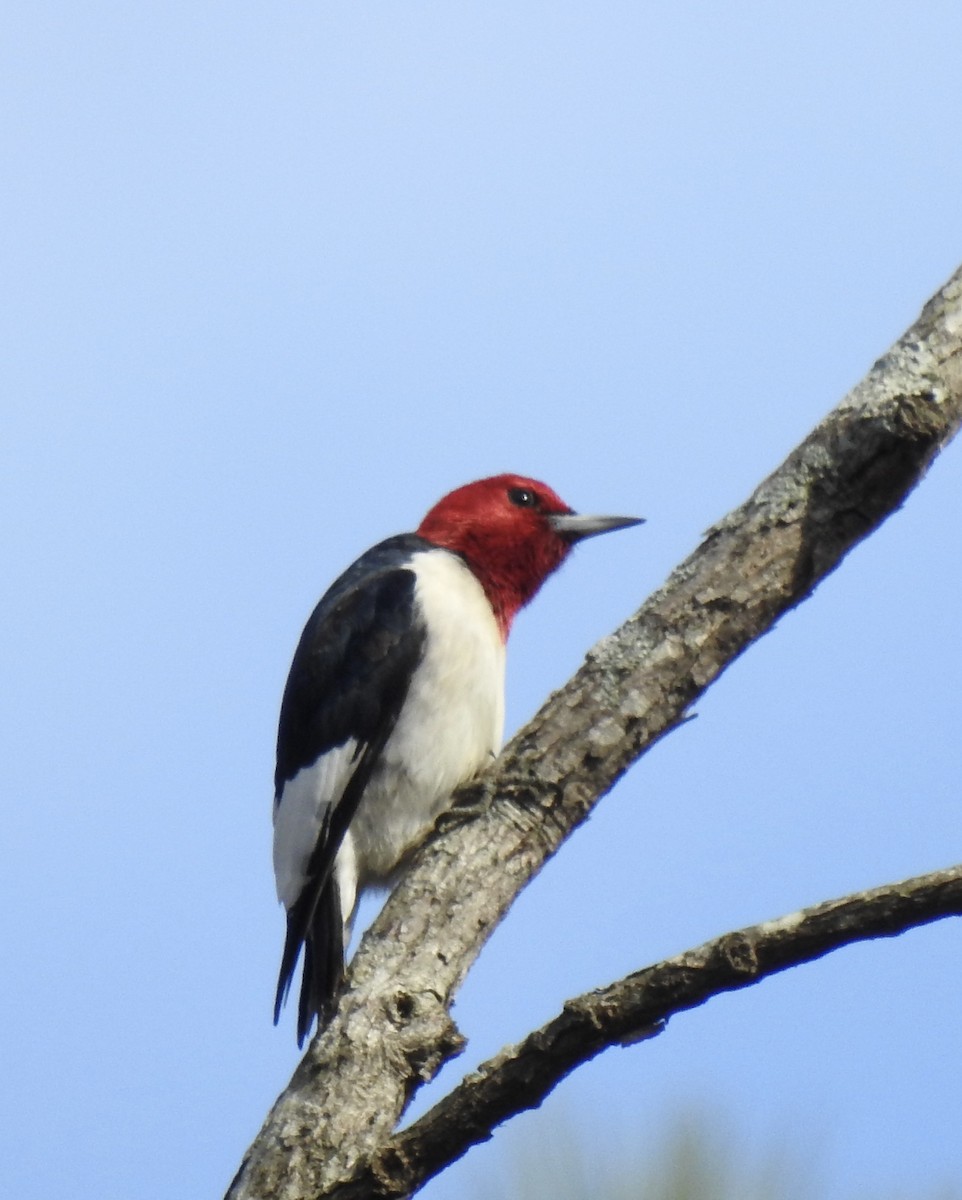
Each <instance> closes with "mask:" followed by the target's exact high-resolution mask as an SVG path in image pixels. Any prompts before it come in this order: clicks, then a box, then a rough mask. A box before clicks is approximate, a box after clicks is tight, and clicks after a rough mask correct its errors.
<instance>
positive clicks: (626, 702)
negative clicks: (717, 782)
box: [228, 271, 962, 1200]
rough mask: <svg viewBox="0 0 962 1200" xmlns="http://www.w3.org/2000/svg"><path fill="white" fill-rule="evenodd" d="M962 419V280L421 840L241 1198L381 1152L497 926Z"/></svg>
mask: <svg viewBox="0 0 962 1200" xmlns="http://www.w3.org/2000/svg"><path fill="white" fill-rule="evenodd" d="M960 423H962V271H959V272H957V273H956V275H955V276H953V278H952V279H951V280H950V281H949V282H948V283H947V284H946V286H945V287H944V288H943V289H942V290H941V291H940V292H939V293H937V294H936V296H934V297H933V299H932V300H931V301H929V303H928V304H927V305H926V307H925V309H924V311H923V313H922V315H921V317H920V318H919V320H918V321H917V322H916V323H915V325H913V326H912V328H911V329H910V330H909V331H908V332H907V333H906V334H905V335H904V336H903V337H902V338H901V339H900V340H899V341H898V342H897V343H896V345H895V346H894V347H893V348H892V349H891V350H890V351H889V353H888V354H886V355H885V356H884V357H883V358H881V359H880V360H879V361H878V362H877V363H876V364H875V365H874V367H873V368H872V369H871V371H870V372H869V374H868V375H867V376H866V378H865V379H864V380H863V381H862V382H861V383H860V384H858V385H857V387H856V388H855V389H854V390H853V391H852V392H851V393H850V394H849V395H848V396H847V397H846V398H845V399H844V400H843V401H842V403H841V404H840V405H839V407H838V408H836V409H835V410H834V411H833V412H832V413H830V414H829V415H828V417H826V418H825V420H824V421H822V422H821V423H820V424H819V425H818V426H817V427H816V429H815V430H813V432H812V433H811V434H810V435H809V436H808V437H807V438H806V439H805V441H804V442H803V443H802V444H801V445H800V446H799V447H798V448H797V449H796V450H794V451H793V452H792V454H790V455H789V457H788V459H787V460H786V461H785V462H784V463H783V464H782V466H781V467H779V469H778V470H777V471H775V472H774V473H773V474H772V475H771V476H769V478H768V479H766V480H765V481H764V482H763V483H762V484H761V485H760V487H759V488H758V489H757V490H756V492H755V493H754V494H753V495H752V496H751V497H750V498H749V500H748V501H747V502H746V503H745V504H743V505H742V506H741V507H740V508H738V509H736V510H735V511H734V512H732V513H730V514H729V515H728V516H727V517H725V518H724V519H723V520H722V521H720V522H719V523H718V524H717V525H716V526H714V527H713V528H712V529H711V530H710V531H709V532H708V534H707V536H706V537H705V539H704V541H703V542H702V544H701V545H700V546H699V547H698V549H697V550H696V551H695V552H694V553H693V554H692V555H691V556H690V557H689V558H688V559H687V560H686V561H685V562H684V563H682V564H681V566H679V567H678V568H677V570H676V571H675V572H674V573H673V574H672V575H671V577H670V578H669V580H668V581H667V583H666V584H665V585H664V586H663V587H662V588H661V589H660V590H659V591H657V592H656V593H655V594H654V595H653V596H652V597H651V598H650V599H649V600H648V601H646V603H645V604H644V605H643V606H642V607H641V609H640V610H639V611H638V612H637V613H636V614H635V615H634V616H633V617H632V618H631V619H630V620H628V621H627V622H626V623H625V624H624V625H623V626H622V627H621V628H620V629H619V630H618V631H617V632H616V633H614V634H612V635H611V636H610V637H608V638H605V639H604V640H603V641H602V642H600V643H599V644H598V645H597V646H596V647H595V648H594V649H593V650H592V651H591V652H590V653H589V655H588V656H587V659H586V661H585V663H584V665H583V666H582V667H581V669H580V670H579V671H578V672H577V674H576V675H575V676H574V678H573V679H572V680H571V681H570V682H569V683H568V685H567V686H566V687H565V688H563V689H562V690H561V691H559V692H557V693H556V694H555V695H553V696H552V697H551V698H550V699H549V700H548V701H547V703H546V704H545V705H544V707H543V708H542V709H541V711H540V712H539V713H538V714H537V715H536V716H535V717H534V719H533V720H532V721H531V722H529V724H528V725H527V726H526V727H525V728H524V729H523V730H521V732H520V733H519V734H518V735H517V736H516V737H515V738H514V739H513V740H512V742H511V743H510V744H509V745H508V747H507V748H506V749H505V751H504V753H503V754H502V755H501V757H500V758H499V759H498V761H497V763H496V764H494V767H493V769H492V770H491V771H490V772H489V773H488V774H487V775H486V776H485V777H484V779H482V780H481V781H480V782H479V783H478V784H477V785H475V786H473V787H471V788H469V789H467V790H465V791H463V792H462V793H461V794H460V796H459V800H460V801H462V802H470V803H471V804H472V805H473V808H472V810H471V811H470V813H468V812H465V813H463V814H461V815H462V816H463V817H464V819H463V820H458V821H453V822H452V821H449V822H447V825H448V826H449V827H448V828H446V829H445V830H444V831H443V832H442V833H441V834H440V835H439V836H436V837H433V838H432V839H430V841H429V842H428V844H427V845H426V846H425V848H424V849H423V851H422V852H421V853H419V854H418V855H417V856H416V858H415V861H414V863H413V864H412V867H411V869H410V870H409V871H407V872H406V873H405V875H404V876H403V878H402V879H401V880H400V882H399V884H398V886H397V888H396V889H395V891H394V893H393V895H392V896H391V897H390V899H389V900H388V902H387V904H386V905H385V907H384V910H383V911H382V913H381V914H380V916H379V917H378V919H377V920H376V921H375V923H374V925H373V926H372V927H371V929H370V930H369V932H368V934H367V936H366V937H365V939H364V940H363V942H362V944H361V946H360V948H359V950H358V952H357V954H356V955H355V958H354V962H353V963H352V968H351V972H350V977H349V981H348V984H349V986H348V990H347V992H346V993H345V995H344V997H343V999H342V1002H341V1005H340V1008H339V1010H338V1013H337V1015H336V1017H335V1018H334V1020H333V1021H332V1022H331V1024H330V1025H329V1026H328V1028H327V1029H326V1030H325V1031H324V1033H323V1034H322V1035H320V1036H318V1037H316V1038H315V1039H314V1041H313V1042H312V1043H311V1045H310V1047H309V1049H308V1051H307V1054H306V1055H305V1057H304V1059H303V1060H302V1062H301V1064H300V1065H299V1067H298V1069H297V1071H296V1072H295V1074H294V1077H293V1079H292V1080H291V1083H290V1084H289V1085H288V1087H287V1088H286V1089H285V1091H284V1092H283V1094H282V1095H281V1096H280V1098H279V1099H278V1101H277V1102H276V1104H275V1105H274V1107H273V1109H272V1110H271V1112H270V1114H269V1115H268V1118H267V1120H266V1122H265V1124H264V1127H263V1129H262V1130H261V1132H260V1134H259V1135H258V1137H257V1139H256V1140H255V1142H254V1144H253V1145H252V1146H251V1148H250V1150H249V1151H248V1154H247V1156H246V1157H245V1159H244V1162H243V1163H242V1164H241V1168H240V1170H239V1171H238V1174H237V1176H236V1177H235V1179H234V1182H233V1184H232V1185H231V1188H230V1191H229V1193H228V1195H229V1196H230V1197H232V1198H233V1200H241V1198H243V1200H254V1198H258V1200H304V1198H306V1197H315V1196H318V1195H321V1194H324V1193H325V1190H326V1189H328V1190H329V1189H330V1188H331V1187H333V1186H334V1185H335V1184H337V1183H339V1182H343V1181H346V1180H348V1179H350V1178H351V1177H352V1176H353V1175H354V1173H355V1171H356V1169H357V1167H358V1164H360V1163H363V1162H364V1161H365V1160H368V1159H370V1158H372V1157H373V1156H374V1155H375V1154H377V1153H378V1151H380V1150H381V1149H382V1148H383V1147H384V1146H385V1145H386V1144H387V1143H388V1141H389V1139H390V1137H391V1133H392V1131H393V1129H394V1127H395V1125H396V1123H397V1121H398V1119H399V1117H400V1115H401V1113H402V1112H403V1110H404V1108H405V1106H406V1104H407V1103H408V1101H409V1100H410V1097H411V1096H412V1095H413V1093H414V1091H415V1090H416V1089H417V1088H418V1087H419V1086H420V1085H421V1084H422V1083H423V1082H425V1081H427V1080H429V1079H431V1078H432V1077H433V1076H434V1074H435V1073H436V1072H437V1070H438V1069H439V1068H440V1066H441V1065H442V1064H443V1063H444V1062H445V1061H446V1060H447V1059H449V1058H451V1057H452V1056H453V1055H455V1054H457V1053H458V1052H459V1050H460V1049H461V1047H462V1046H463V1040H462V1038H461V1035H460V1034H459V1032H458V1030H457V1029H456V1027H455V1025H454V1023H453V1022H452V1020H451V1018H450V1015H449V1012H448V1009H449V1006H450V1003H451V1000H452V997H453V995H454V992H455V990H456V988H457V986H458V985H459V983H460V982H461V980H462V978H463V977H464V974H465V972H466V971H467V969H468V967H469V966H470V964H471V963H472V962H473V961H474V958H475V957H476V956H477V954H478V952H479V950H480V948H481V946H482V945H483V944H484V942H485V940H486V939H487V937H488V936H489V935H490V933H491V930H492V929H493V928H494V927H495V925H496V924H497V923H498V921H500V919H501V917H502V916H503V915H504V913H505V912H506V911H507V909H508V907H509V905H510V904H511V902H512V900H513V899H514V897H515V896H516V895H517V893H518V892H519V891H520V890H521V888H522V887H524V885H525V884H526V883H527V882H528V881H529V880H530V879H531V878H532V877H533V876H534V875H535V874H536V872H537V871H538V870H540V868H541V866H542V865H543V864H544V862H545V861H546V859H547V858H548V857H550V855H552V854H553V853H554V852H555V851H556V850H557V848H558V847H559V846H560V844H561V843H562V841H563V840H564V838H565V837H567V836H568V834H570V832H571V831H572V829H574V828H575V827H576V826H577V825H578V824H580V822H581V821H583V820H584V819H585V817H586V816H587V815H588V814H589V813H590V811H591V809H592V808H593V807H594V805H595V804H596V803H597V802H598V800H599V798H600V797H601V796H602V795H604V793H605V792H607V791H608V789H609V788H610V787H611V786H612V785H613V784H614V783H615V781H616V780H617V779H618V778H619V777H620V776H621V775H622V774H623V773H624V771H625V770H626V769H627V768H628V766H629V765H630V764H631V763H632V762H634V761H635V760H636V759H637V758H638V757H639V756H640V755H641V754H642V753H644V751H645V750H646V749H648V747H649V746H651V745H652V744H653V743H654V742H655V741H656V740H657V739H658V738H660V737H662V736H664V734H665V733H667V732H668V731H670V730H671V729H672V728H674V727H675V726H676V725H677V724H678V723H679V722H680V721H682V720H684V718H685V713H686V710H687V709H688V707H689V706H690V705H691V704H692V703H693V702H694V701H695V700H696V699H697V698H698V697H699V696H700V695H701V693H702V692H703V691H704V690H705V688H706V687H708V685H709V684H710V683H711V682H712V681H713V680H714V679H716V678H717V677H718V675H719V674H720V673H721V672H722V671H723V670H724V669H725V667H726V666H727V665H728V664H729V663H730V662H732V661H733V659H735V658H736V657H737V656H738V655H739V654H740V653H741V652H742V651H743V650H744V649H746V648H747V647H748V646H749V645H751V643H752V642H753V641H755V640H756V639H757V638H759V637H760V636H761V635H762V634H763V633H765V632H766V631H767V630H768V629H769V628H771V626H772V624H773V623H774V622H775V621H776V620H777V618H778V617H780V616H781V615H782V614H783V613H785V612H786V611H788V610H789V609H791V608H792V607H793V606H794V605H796V604H797V603H799V601H801V600H802V599H804V598H805V597H806V596H807V595H809V594H810V593H811V591H812V590H813V589H814V588H815V586H816V585H817V584H818V582H819V581H820V580H821V579H823V578H824V577H825V576H826V575H827V574H828V573H829V572H831V571H832V570H834V569H835V567H836V566H838V564H839V563H840V562H841V560H842V558H843V557H844V556H845V554H846V553H847V552H848V551H849V550H850V549H851V548H852V546H854V545H855V544H856V543H857V542H858V541H860V540H861V539H862V538H864V537H866V536H867V535H868V534H869V533H871V532H872V530H873V529H875V528H876V527H877V526H878V525H879V524H880V523H881V522H882V521H883V520H884V519H885V517H887V516H888V515H889V514H890V513H892V512H893V511H895V510H896V509H897V508H898V507H899V506H900V505H901V504H902V502H903V501H904V499H905V497H906V496H907V495H908V493H909V492H910V491H911V490H912V488H913V487H914V486H915V485H916V484H917V483H918V482H919V480H920V479H921V478H922V477H923V475H924V474H925V471H926V469H927V467H928V465H929V463H930V462H931V460H932V459H933V458H934V456H935V455H936V454H937V453H938V451H939V450H940V449H941V447H942V446H943V445H944V444H945V443H946V442H947V441H948V440H949V439H950V438H951V437H952V436H953V434H954V433H955V432H956V430H957V429H958V427H959V425H960Z"/></svg>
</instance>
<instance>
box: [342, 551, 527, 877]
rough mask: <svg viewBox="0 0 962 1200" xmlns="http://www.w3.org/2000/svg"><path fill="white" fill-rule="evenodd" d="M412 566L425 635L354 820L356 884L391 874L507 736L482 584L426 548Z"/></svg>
mask: <svg viewBox="0 0 962 1200" xmlns="http://www.w3.org/2000/svg"><path fill="white" fill-rule="evenodd" d="M411 566H412V568H413V569H414V571H415V573H416V575H417V584H416V589H415V601H416V604H417V606H418V608H419V610H420V613H421V614H422V615H423V617H424V619H425V620H426V622H427V626H428V631H429V632H428V639H427V644H426V646H425V651H424V658H423V660H422V662H421V665H420V667H419V668H418V671H417V672H416V674H415V677H414V680H413V682H412V685H411V689H410V691H409V692H408V695H407V698H406V700H405V702H404V707H403V708H402V710H401V715H400V717H399V719H398V723H397V726H396V727H395V729H394V732H393V733H392V735H391V737H390V738H389V739H388V743H387V745H386V746H385V748H384V752H383V754H382V756H381V762H380V764H379V767H378V768H377V770H376V771H375V773H374V776H373V777H372V779H371V782H370V784H369V785H368V787H367V788H366V790H365V792H364V797H363V799H362V800H361V803H360V806H359V807H358V811H357V814H356V815H355V817H354V820H353V822H352V823H351V828H350V836H351V841H352V843H353V850H354V854H355V856H356V861H357V872H358V882H359V885H360V886H361V887H364V886H365V885H366V884H370V883H383V882H386V881H387V880H388V879H389V878H390V876H391V873H392V872H393V871H394V869H395V867H396V866H397V864H398V862H399V860H400V859H401V858H403V856H404V855H405V854H406V853H407V852H408V851H409V850H410V849H412V848H413V847H414V846H415V845H416V844H417V843H418V842H419V841H420V840H421V839H422V838H423V837H424V836H425V834H426V833H427V832H428V830H429V829H430V828H431V826H432V824H433V823H434V820H435V818H436V817H437V815H438V813H440V812H441V811H442V809H443V808H444V807H445V806H446V804H447V802H448V800H449V798H450V796H451V793H452V792H453V791H454V789H455V788H456V787H457V786H458V785H459V784H461V783H463V782H465V781H466V780H467V779H470V778H471V777H472V776H473V775H475V774H477V772H478V771H479V770H480V769H481V768H482V767H483V766H484V765H485V763H487V762H488V760H489V759H490V758H491V757H492V756H493V755H494V754H496V753H497V752H498V749H499V748H500V745H501V738H502V736H503V733H504V657H505V655H504V642H503V640H502V638H501V632H500V630H499V629H498V626H497V622H496V621H495V619H494V614H493V613H492V611H491V606H490V604H489V603H488V600H487V597H486V596H485V594H484V591H483V589H482V587H481V585H480V584H479V583H478V581H477V580H476V579H475V577H474V575H473V574H472V573H471V572H470V571H469V570H468V568H467V567H466V566H465V565H464V563H463V562H462V561H461V560H460V559H459V558H457V557H455V556H454V555H452V554H447V553H439V552H437V551H428V552H425V553H423V554H418V555H415V557H414V559H413V560H412V563H411Z"/></svg>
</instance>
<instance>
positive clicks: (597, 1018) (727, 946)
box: [330, 866, 962, 1200]
mask: <svg viewBox="0 0 962 1200" xmlns="http://www.w3.org/2000/svg"><path fill="white" fill-rule="evenodd" d="M948 916H962V866H957V867H952V868H950V869H948V870H945V871H936V872H934V873H932V874H929V875H921V876H918V877H917V878H915V879H907V880H905V882H903V883H896V884H890V885H888V886H886V887H880V888H874V889H873V890H871V891H867V892H856V893H854V894H852V895H850V896H844V897H842V898H841V899H840V900H829V901H827V902H826V903H824V904H819V905H816V906H815V907H814V908H807V909H803V910H802V911H801V912H796V913H791V914H790V915H789V916H786V917H781V918H780V919H779V920H777V921H766V922H765V923H764V924H762V925H750V926H748V928H746V929H740V930H738V931H737V932H735V933H726V934H724V935H723V936H722V937H719V938H715V939H713V940H712V941H710V942H705V943H704V945H702V946H698V947H697V948H696V949H694V950H688V951H686V952H685V953H684V954H679V955H677V956H675V957H674V958H669V959H665V960H664V961H663V962H660V963H657V964H656V965H655V966H652V967H646V968H645V969H644V970H642V971H638V972H636V973H634V974H632V975H629V976H627V977H626V978H625V979H622V980H619V981H618V982H617V983H613V984H611V985H609V986H608V987H606V988H599V989H598V990H597V991H593V992H588V993H587V994H585V995H583V996H579V997H577V999H574V1000H569V1001H568V1002H567V1003H566V1004H565V1006H564V1008H563V1009H562V1011H561V1012H560V1013H559V1014H558V1016H557V1017H555V1018H554V1020H552V1021H549V1022H548V1024H546V1025H544V1026H542V1028H541V1029H538V1030H536V1031H535V1032H534V1033H531V1034H529V1035H528V1036H527V1037H526V1038H525V1039H524V1041H523V1042H521V1043H520V1044H519V1045H517V1046H508V1047H506V1048H505V1049H504V1050H502V1051H500V1052H499V1053H498V1054H497V1055H496V1056H495V1057H494V1058H492V1059H489V1060H488V1061H487V1062H486V1063H483V1064H482V1065H481V1066H480V1067H478V1069H477V1070H476V1071H474V1072H473V1073H472V1074H471V1075H469V1076H467V1077H466V1078H465V1079H464V1080H463V1081H462V1082H461V1083H460V1084H459V1085H458V1086H457V1087H456V1088H455V1089H454V1091H452V1092H451V1093H450V1094H449V1095H448V1096H446V1097H445V1098H444V1099H443V1100H441V1101H439V1102H438V1104H436V1105H435V1106H434V1108H432V1109H431V1110H430V1111H429V1112H428V1113H426V1114H425V1115H424V1116H423V1117H421V1118H420V1120H418V1121H416V1122H415V1123H414V1124H413V1125H412V1126H411V1127H410V1128H409V1129H406V1130H404V1132H403V1133H400V1134H398V1135H397V1136H396V1137H394V1138H392V1139H391V1141H390V1142H388V1143H387V1145H386V1146H385V1147H384V1148H383V1149H382V1150H380V1151H378V1153H377V1154H375V1155H374V1157H373V1158H372V1159H371V1160H370V1161H369V1162H367V1163H366V1164H365V1165H364V1167H363V1169H362V1171H361V1172H360V1173H359V1174H358V1175H357V1176H356V1177H355V1179H354V1180H352V1181H351V1183H349V1184H345V1185H344V1186H342V1187H338V1188H336V1189H335V1190H334V1191H333V1192H331V1193H330V1195H331V1197H332V1200H377V1198H380V1197H392V1196H407V1195H410V1194H411V1193H412V1192H414V1191H416V1190H417V1189H418V1188H420V1187H422V1186H423V1185H424V1184H425V1183H426V1182H427V1181H428V1180H429V1179H431V1178H432V1177H433V1176H434V1175H437V1174H438V1173H439V1172H440V1171H442V1170H443V1169H444V1168H445V1167H447V1166H449V1165H450V1164H451V1163H452V1162H454V1161H456V1160H457V1159H458V1158H460V1157H461V1156H462V1155H463V1154H464V1153H465V1152H466V1151H467V1150H469V1149H470V1148H471V1147H472V1146H474V1145H477V1143H478V1142H482V1141H486V1140H487V1139H488V1138H489V1137H490V1136H491V1134H492V1132H493V1130H494V1128H495V1127H496V1126H497V1125H499V1124H501V1123H502V1122H503V1121H506V1120H507V1119H508V1118H509V1117H512V1116H515V1115H516V1114H517V1113H519V1112H522V1111H524V1110H525V1109H529V1108H536V1107H537V1106H538V1105H539V1104H540V1103H541V1102H542V1101H543V1100H544V1098H545V1097H546V1096H547V1095H548V1093H549V1092H550V1091H552V1089H553V1088H554V1087H555V1086H556V1085H557V1084H558V1083H560V1082H561V1080H562V1079H564V1077H565V1076H566V1075H568V1074H569V1073H570V1072H571V1071H573V1070H574V1068H575V1067H578V1066H580V1065H581V1064H582V1063H585V1062H588V1060H589V1059H591V1058H594V1057H595V1055H597V1054H599V1053H600V1052H601V1051H602V1050H607V1049H608V1048H609V1047H611V1046H625V1045H631V1044H633V1043H635V1042H638V1041H643V1040H645V1039H647V1038H651V1037H655V1036H656V1035H657V1034H659V1033H660V1032H661V1031H662V1030H663V1029H664V1028H665V1025H666V1023H667V1021H668V1018H669V1017H671V1016H674V1015H675V1014H676V1013H680V1012H684V1011H685V1010H687V1009H690V1008H696V1007H698V1006H699V1005H701V1004H704V1003H705V1002H706V1001H707V1000H710V999H711V998H712V997H713V996H717V995H719V994H721V993H722V992H730V991H734V990H736V989H738V988H743V987H749V986H751V985H752V984H754V983H758V982H759V981H760V980H762V979H765V978H767V977H768V976H769V975H774V974H776V973H777V972H779V971H785V970H787V969H788V968H789V967H796V966H799V965H800V964H802V963H807V962H812V961H813V960H815V959H817V958H822V957H824V955H826V954H830V953H831V952H832V951H833V950H838V949H840V948H841V947H843V946H848V945H851V943H853V942H860V941H866V940H868V939H870V938H876V937H894V936H896V935H898V934H900V933H904V932H905V931H906V930H907V929H913V928H915V927H916V926H918V925H925V924H928V923H929V922H931V921H937V920H939V919H941V918H943V917H948Z"/></svg>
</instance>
